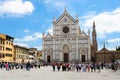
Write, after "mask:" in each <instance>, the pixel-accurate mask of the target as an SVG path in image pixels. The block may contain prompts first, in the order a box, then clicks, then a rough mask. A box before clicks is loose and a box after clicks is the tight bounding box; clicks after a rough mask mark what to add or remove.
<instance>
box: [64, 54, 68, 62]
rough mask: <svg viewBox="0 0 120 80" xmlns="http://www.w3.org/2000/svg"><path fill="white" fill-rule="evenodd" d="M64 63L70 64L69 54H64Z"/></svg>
mask: <svg viewBox="0 0 120 80" xmlns="http://www.w3.org/2000/svg"><path fill="white" fill-rule="evenodd" d="M64 62H68V53H64Z"/></svg>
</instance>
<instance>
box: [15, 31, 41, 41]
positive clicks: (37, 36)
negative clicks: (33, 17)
mask: <svg viewBox="0 0 120 80" xmlns="http://www.w3.org/2000/svg"><path fill="white" fill-rule="evenodd" d="M41 38H42V34H41V33H38V32H36V33H34V34H32V35H27V36H25V37H23V38H21V39H19V38H16V39H15V41H16V42H30V41H35V40H37V39H41Z"/></svg>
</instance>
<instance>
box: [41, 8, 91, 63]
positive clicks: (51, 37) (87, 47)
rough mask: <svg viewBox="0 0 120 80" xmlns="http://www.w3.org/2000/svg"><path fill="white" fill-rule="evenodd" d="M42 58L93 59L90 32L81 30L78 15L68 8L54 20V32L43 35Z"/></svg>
mask: <svg viewBox="0 0 120 80" xmlns="http://www.w3.org/2000/svg"><path fill="white" fill-rule="evenodd" d="M42 50H43V51H42V58H43V60H45V61H47V62H51V61H58V62H75V61H80V62H86V61H90V60H91V57H90V56H91V42H90V32H89V30H88V34H86V33H85V32H84V31H81V29H80V26H79V20H78V17H77V16H76V18H73V17H72V16H71V15H70V14H69V13H68V12H67V11H66V9H65V10H64V12H63V13H62V15H61V16H60V17H59V18H58V19H55V18H54V20H53V34H50V33H48V34H46V35H45V34H44V33H43V37H42Z"/></svg>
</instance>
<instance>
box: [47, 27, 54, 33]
mask: <svg viewBox="0 0 120 80" xmlns="http://www.w3.org/2000/svg"><path fill="white" fill-rule="evenodd" d="M46 32H47V33H50V34H51V35H52V34H53V28H52V27H50V28H49V29H48V30H47V31H46Z"/></svg>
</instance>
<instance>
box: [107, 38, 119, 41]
mask: <svg viewBox="0 0 120 80" xmlns="http://www.w3.org/2000/svg"><path fill="white" fill-rule="evenodd" d="M107 42H120V38H115V39H109V40H107Z"/></svg>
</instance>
